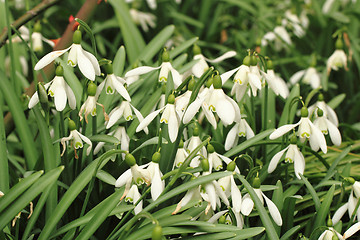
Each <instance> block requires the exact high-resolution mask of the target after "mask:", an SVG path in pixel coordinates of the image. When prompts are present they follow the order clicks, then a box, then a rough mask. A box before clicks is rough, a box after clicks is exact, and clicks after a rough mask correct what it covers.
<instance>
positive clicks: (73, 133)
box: [61, 120, 92, 159]
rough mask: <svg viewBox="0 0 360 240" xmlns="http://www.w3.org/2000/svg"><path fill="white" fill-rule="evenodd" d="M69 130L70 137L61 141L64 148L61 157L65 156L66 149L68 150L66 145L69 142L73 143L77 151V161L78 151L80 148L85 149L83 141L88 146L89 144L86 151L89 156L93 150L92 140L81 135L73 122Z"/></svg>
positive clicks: (70, 121)
mask: <svg viewBox="0 0 360 240" xmlns="http://www.w3.org/2000/svg"><path fill="white" fill-rule="evenodd" d="M69 130H70V135H69V136H68V137H63V138H62V139H61V144H62V146H63V151H62V153H61V156H62V155H64V153H65V149H66V143H65V142H67V141H72V145H73V148H74V150H75V158H76V159H77V158H78V156H77V154H76V150H77V149H79V148H83V146H84V145H83V141H84V142H86V143H87V144H89V147H88V148H87V150H86V155H89V154H90V152H91V148H92V143H91V141H90V139H88V138H87V137H85V136H84V135H82V134H81V133H79V132H78V131H77V130H76V125H75V122H74V121H73V120H69Z"/></svg>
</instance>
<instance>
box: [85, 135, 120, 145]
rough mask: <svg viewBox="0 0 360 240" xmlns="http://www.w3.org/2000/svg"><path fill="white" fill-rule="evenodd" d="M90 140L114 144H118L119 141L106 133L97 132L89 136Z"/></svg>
mask: <svg viewBox="0 0 360 240" xmlns="http://www.w3.org/2000/svg"><path fill="white" fill-rule="evenodd" d="M89 139H90V141H92V142H105V143H112V144H115V145H118V144H119V143H120V141H119V139H117V138H116V137H113V136H110V135H106V134H98V135H94V136H91V137H89Z"/></svg>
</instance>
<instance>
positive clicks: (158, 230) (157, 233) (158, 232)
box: [151, 224, 163, 240]
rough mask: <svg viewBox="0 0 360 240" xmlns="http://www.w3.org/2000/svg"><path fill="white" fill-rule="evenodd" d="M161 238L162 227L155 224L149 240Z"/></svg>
mask: <svg viewBox="0 0 360 240" xmlns="http://www.w3.org/2000/svg"><path fill="white" fill-rule="evenodd" d="M162 237H163V233H162V227H161V226H160V225H158V224H156V226H155V227H154V229H153V231H152V234H151V240H161V239H162Z"/></svg>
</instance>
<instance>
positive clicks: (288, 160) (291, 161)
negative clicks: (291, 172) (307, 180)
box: [285, 158, 294, 163]
mask: <svg viewBox="0 0 360 240" xmlns="http://www.w3.org/2000/svg"><path fill="white" fill-rule="evenodd" d="M285 162H287V163H293V162H294V160H292V159H291V158H285Z"/></svg>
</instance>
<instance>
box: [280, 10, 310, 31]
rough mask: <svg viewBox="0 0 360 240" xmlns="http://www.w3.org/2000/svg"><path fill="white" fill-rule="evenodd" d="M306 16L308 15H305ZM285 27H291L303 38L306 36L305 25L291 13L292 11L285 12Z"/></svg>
mask: <svg viewBox="0 0 360 240" xmlns="http://www.w3.org/2000/svg"><path fill="white" fill-rule="evenodd" d="M305 16H306V15H305ZM282 25H283V26H289V27H290V28H291V29H293V31H294V34H295V35H296V36H297V37H299V38H301V37H303V36H304V35H305V31H304V29H303V27H304V26H303V25H302V23H301V20H300V19H299V17H298V16H297V15H295V14H293V13H292V12H291V10H287V11H286V12H285V19H283V20H282Z"/></svg>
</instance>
